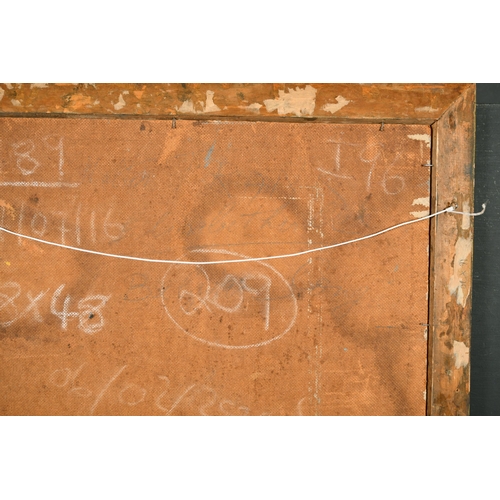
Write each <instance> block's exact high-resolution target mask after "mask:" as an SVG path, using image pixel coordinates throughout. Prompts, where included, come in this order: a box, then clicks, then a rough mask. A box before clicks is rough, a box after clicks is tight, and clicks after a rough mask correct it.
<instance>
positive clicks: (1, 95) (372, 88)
mask: <svg viewBox="0 0 500 500" xmlns="http://www.w3.org/2000/svg"><path fill="white" fill-rule="evenodd" d="M466 88H467V86H466V85H464V84H345V83H344V84H342V83H333V84H322V83H312V84H305V83H300V84H295V83H290V84H287V83H281V84H266V83H262V84H220V83H207V84H194V83H190V84H180V83H178V84H138V83H135V84H134V83H130V84H102V83H98V84H45V83H42V84H40V83H35V84H28V83H25V84H21V83H16V84H0V114H4V115H5V114H14V115H34V116H36V115H47V114H49V113H51V114H60V115H68V116H71V115H92V116H99V115H101V116H102V115H104V116H121V117H127V116H128V117H134V116H137V115H142V116H144V117H168V116H178V117H185V118H192V119H210V118H212V119H213V118H217V117H225V118H230V119H232V120H236V119H245V120H304V119H317V120H320V121H322V120H323V121H332V122H335V121H336V122H343V121H349V122H353V121H371V122H373V121H382V120H385V121H386V122H402V123H426V124H431V123H433V122H434V121H435V120H437V119H438V118H439V117H440V116H441V115H442V114H443V113H444V111H445V110H446V109H447V108H448V107H449V106H450V105H451V104H452V103H453V102H454V101H455V100H456V99H457V98H458V97H459V96H460V95H461V93H462V92H463V91H464V90H465V89H466Z"/></svg>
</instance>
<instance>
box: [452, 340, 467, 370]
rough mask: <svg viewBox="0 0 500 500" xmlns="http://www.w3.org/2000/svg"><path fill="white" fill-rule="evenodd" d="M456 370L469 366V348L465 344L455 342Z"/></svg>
mask: <svg viewBox="0 0 500 500" xmlns="http://www.w3.org/2000/svg"><path fill="white" fill-rule="evenodd" d="M453 355H454V356H455V368H465V367H466V366H467V365H468V364H469V348H468V347H467V346H466V345H465V344H464V343H463V342H457V341H456V340H455V341H454V342H453Z"/></svg>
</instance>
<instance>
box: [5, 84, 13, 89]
mask: <svg viewBox="0 0 500 500" xmlns="http://www.w3.org/2000/svg"><path fill="white" fill-rule="evenodd" d="M5 86H6V87H7V88H8V89H9V90H12V89H13V88H14V87H13V86H12V83H6V84H5Z"/></svg>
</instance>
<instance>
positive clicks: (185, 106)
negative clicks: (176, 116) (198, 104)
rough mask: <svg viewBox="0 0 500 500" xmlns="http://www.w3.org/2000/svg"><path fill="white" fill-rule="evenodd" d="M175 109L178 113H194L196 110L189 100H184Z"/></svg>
mask: <svg viewBox="0 0 500 500" xmlns="http://www.w3.org/2000/svg"><path fill="white" fill-rule="evenodd" d="M177 111H179V113H196V111H195V110H194V104H193V101H191V100H188V101H184V102H183V103H182V104H181V107H180V108H177Z"/></svg>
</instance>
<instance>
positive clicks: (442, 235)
mask: <svg viewBox="0 0 500 500" xmlns="http://www.w3.org/2000/svg"><path fill="white" fill-rule="evenodd" d="M475 92H476V89H475V84H171V85H167V84H0V117H36V118H43V117H49V116H50V117H75V116H76V117H88V118H99V117H105V118H111V117H113V118H119V119H136V118H140V119H142V120H144V119H148V118H150V119H169V120H174V122H175V119H176V118H179V119H189V120H217V119H220V120H227V119H230V120H233V121H235V120H245V121H282V122H287V121H293V122H305V121H307V122H320V123H376V124H380V126H381V127H383V126H384V124H392V123H401V124H426V125H430V126H431V128H432V168H431V212H436V211H438V210H442V209H443V208H446V207H447V206H449V205H450V204H452V203H456V204H457V205H458V207H459V208H458V210H460V211H464V212H469V211H472V209H473V206H474V200H473V188H474V144H475ZM472 242H473V219H472V218H471V217H468V216H463V217H459V216H453V217H437V218H434V219H432V223H431V234H430V255H429V259H430V260H429V262H430V267H429V268H430V277H429V278H430V288H429V320H428V324H429V326H428V382H427V394H426V400H427V414H428V415H468V414H469V392H470V365H469V349H470V341H471V331H470V330H471V327H470V325H471V291H472V290H471V287H472Z"/></svg>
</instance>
